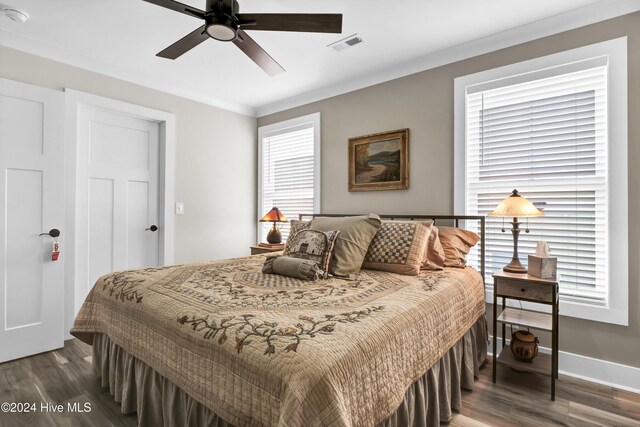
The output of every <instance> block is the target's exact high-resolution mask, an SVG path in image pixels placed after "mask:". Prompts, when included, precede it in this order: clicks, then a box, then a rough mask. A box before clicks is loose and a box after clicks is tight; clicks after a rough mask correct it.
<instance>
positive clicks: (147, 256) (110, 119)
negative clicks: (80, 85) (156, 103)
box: [78, 106, 160, 297]
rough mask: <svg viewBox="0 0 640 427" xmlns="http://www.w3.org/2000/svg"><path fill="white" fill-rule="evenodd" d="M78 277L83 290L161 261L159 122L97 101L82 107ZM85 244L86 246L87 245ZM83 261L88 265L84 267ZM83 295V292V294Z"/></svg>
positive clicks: (79, 154) (79, 152) (80, 124)
mask: <svg viewBox="0 0 640 427" xmlns="http://www.w3.org/2000/svg"><path fill="white" fill-rule="evenodd" d="M78 136H79V141H78V176H79V178H78V180H79V182H78V201H79V206H83V202H82V200H83V199H84V198H85V197H86V199H87V202H88V203H87V204H86V205H84V206H88V210H87V211H85V212H82V209H81V210H80V211H79V212H78V217H79V218H78V219H79V222H78V223H79V224H80V228H81V229H82V228H83V224H86V228H85V231H84V232H82V230H80V233H79V234H78V265H79V266H80V269H79V273H78V279H79V280H80V283H81V284H84V288H85V291H84V295H86V293H87V292H88V291H89V290H90V289H91V287H92V286H93V285H94V283H95V282H96V280H97V279H98V278H99V277H100V276H102V275H103V274H106V273H109V272H111V271H120V270H126V269H137V268H144V267H150V266H157V265H158V264H159V259H160V257H159V241H158V235H159V233H153V232H151V231H146V229H147V228H149V226H150V225H152V224H156V225H158V226H160V224H158V200H159V198H158V169H159V165H158V159H159V148H160V144H159V138H160V126H159V124H158V123H157V122H154V121H149V120H144V119H140V118H136V117H131V116H128V115H126V114H120V113H117V112H114V111H112V110H106V109H101V108H98V107H93V106H81V107H80V108H79V109H78ZM83 248H86V249H87V250H83ZM83 265H85V266H86V269H84V270H83V269H82V266H83ZM84 295H80V297H84Z"/></svg>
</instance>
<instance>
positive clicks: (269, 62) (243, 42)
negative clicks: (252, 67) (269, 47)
mask: <svg viewBox="0 0 640 427" xmlns="http://www.w3.org/2000/svg"><path fill="white" fill-rule="evenodd" d="M238 35H239V36H240V38H238V39H236V40H234V42H233V44H235V45H236V46H238V48H240V50H241V51H243V52H244V53H245V54H246V55H247V56H248V57H249V58H251V60H252V61H253V62H255V63H256V64H258V66H259V67H260V68H262V69H263V70H264V72H265V73H267V74H269V75H270V76H275V75H277V74H280V73H284V68H282V67H281V66H280V64H278V63H277V62H276V60H275V59H273V58H272V57H271V56H269V54H268V53H267V52H265V50H264V49H262V48H261V47H260V45H258V43H256V41H255V40H253V39H252V38H251V37H249V35H248V34H247V33H245V32H244V31H242V30H238Z"/></svg>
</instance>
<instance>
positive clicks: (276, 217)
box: [260, 206, 289, 222]
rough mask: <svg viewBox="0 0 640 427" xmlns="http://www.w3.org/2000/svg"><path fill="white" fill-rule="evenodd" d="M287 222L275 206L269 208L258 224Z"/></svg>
mask: <svg viewBox="0 0 640 427" xmlns="http://www.w3.org/2000/svg"><path fill="white" fill-rule="evenodd" d="M287 221H289V220H288V219H287V217H286V216H284V215H283V214H282V212H280V209H278V208H276V207H275V206H274V207H272V208H271V210H270V211H269V212H267V214H266V215H265V216H263V217H262V219H261V220H260V222H287Z"/></svg>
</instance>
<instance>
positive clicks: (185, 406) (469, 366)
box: [93, 316, 488, 427]
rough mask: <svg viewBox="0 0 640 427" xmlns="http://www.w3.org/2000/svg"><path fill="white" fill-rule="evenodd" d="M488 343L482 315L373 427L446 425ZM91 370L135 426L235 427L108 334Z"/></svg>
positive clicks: (97, 342) (99, 337)
mask: <svg viewBox="0 0 640 427" xmlns="http://www.w3.org/2000/svg"><path fill="white" fill-rule="evenodd" d="M487 339H488V334H487V320H486V317H485V316H482V317H481V318H480V319H478V320H477V321H476V323H475V324H474V325H473V326H472V327H471V329H469V330H468V331H467V332H466V333H465V334H464V336H463V337H462V338H461V339H460V340H458V341H457V342H456V343H455V344H454V345H453V346H452V347H451V348H450V349H449V350H448V351H447V352H446V353H445V354H444V356H442V358H440V360H439V361H438V362H436V364H435V365H434V366H432V367H431V369H429V370H428V371H427V372H426V373H425V374H424V375H423V376H422V377H420V378H418V380H416V381H415V382H413V383H412V384H411V385H410V386H409V388H408V389H407V392H406V393H405V395H404V399H403V400H402V402H401V403H400V406H399V407H398V409H397V410H396V411H395V412H394V413H393V414H391V416H390V417H389V418H388V419H387V420H385V421H383V422H381V423H380V424H378V426H377V427H405V426H414V427H428V426H436V425H439V424H440V422H441V421H443V422H447V421H449V420H450V419H451V416H452V411H460V407H461V405H462V393H461V390H462V389H466V390H471V388H472V386H473V382H474V378H475V377H477V376H478V373H479V370H480V367H481V366H482V365H483V364H484V362H485V360H486V355H487ZM93 366H94V369H95V370H96V372H97V374H98V376H100V377H101V381H102V386H103V387H109V391H110V393H111V395H112V396H113V397H114V400H115V401H116V402H119V403H120V409H121V411H122V413H123V414H131V413H134V412H137V417H138V426H141V427H142V426H164V427H176V426H185V427H204V426H212V427H233V426H232V425H231V424H229V423H227V422H226V421H224V420H223V419H222V418H220V417H218V416H217V415H216V414H215V413H214V412H213V410H211V409H209V408H208V407H206V406H205V405H203V404H201V403H200V402H197V401H196V400H194V399H193V398H191V396H189V395H188V394H187V393H185V392H184V391H183V390H182V389H180V388H179V387H177V386H176V385H175V384H173V383H172V382H171V381H169V380H167V379H166V378H165V377H163V376H162V375H160V374H159V373H158V372H156V371H154V370H153V369H152V368H151V367H149V366H148V365H147V364H145V363H144V362H142V361H141V360H139V359H137V358H135V357H133V356H132V355H130V354H129V353H127V352H126V351H125V350H123V349H122V348H121V347H119V346H118V345H116V344H115V343H113V342H112V341H111V340H110V339H109V337H108V336H107V335H104V334H95V336H94V338H93Z"/></svg>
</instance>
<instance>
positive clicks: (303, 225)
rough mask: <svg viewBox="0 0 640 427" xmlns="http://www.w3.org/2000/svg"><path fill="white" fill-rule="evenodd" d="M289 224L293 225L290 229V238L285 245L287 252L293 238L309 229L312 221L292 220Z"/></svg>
mask: <svg viewBox="0 0 640 427" xmlns="http://www.w3.org/2000/svg"><path fill="white" fill-rule="evenodd" d="M289 224H290V225H291V227H290V228H289V237H287V241H286V242H285V245H284V249H285V250H287V246H288V245H289V242H290V241H291V239H292V238H293V236H295V235H296V234H298V232H299V231H301V230H308V229H309V227H310V226H311V221H299V220H297V219H292V220H291V222H290V223H289Z"/></svg>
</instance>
